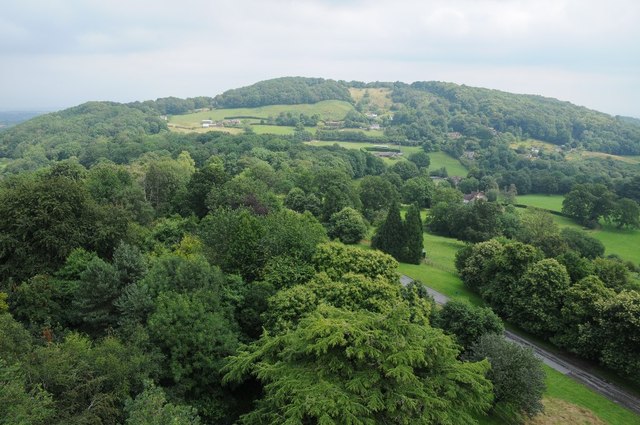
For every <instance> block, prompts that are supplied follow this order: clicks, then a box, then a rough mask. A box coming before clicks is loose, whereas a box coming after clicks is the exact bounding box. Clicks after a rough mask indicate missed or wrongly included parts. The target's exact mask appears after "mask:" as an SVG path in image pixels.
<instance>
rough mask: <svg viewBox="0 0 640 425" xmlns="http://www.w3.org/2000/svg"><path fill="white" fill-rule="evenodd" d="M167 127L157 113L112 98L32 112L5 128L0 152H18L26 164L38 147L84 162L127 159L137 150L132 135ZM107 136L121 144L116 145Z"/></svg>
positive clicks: (6, 154)
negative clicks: (26, 118)
mask: <svg viewBox="0 0 640 425" xmlns="http://www.w3.org/2000/svg"><path fill="white" fill-rule="evenodd" d="M166 128H167V125H166V123H165V122H164V121H163V120H161V119H160V117H159V116H157V114H156V113H145V112H142V111H140V110H138V109H135V108H132V107H129V106H127V105H121V104H117V103H113V102H88V103H85V104H82V105H80V106H76V107H73V108H69V109H65V110H63V111H60V112H54V113H51V114H46V115H42V116H39V117H36V118H34V119H32V120H29V121H27V122H25V123H23V124H21V125H18V126H16V127H13V128H11V129H9V130H8V131H6V132H3V133H2V134H1V135H0V146H1V148H0V156H2V157H10V158H22V159H23V160H24V161H25V162H26V164H25V165H27V167H29V168H31V167H33V166H34V165H37V163H34V159H35V158H33V157H30V156H29V154H28V152H29V150H30V149H37V148H40V149H42V150H43V154H44V156H45V158H51V159H54V160H64V159H67V158H71V157H73V156H76V157H79V158H80V162H81V163H82V164H83V165H86V166H89V165H91V164H93V163H95V162H96V161H97V160H98V159H99V158H102V157H105V158H106V157H110V159H112V160H114V161H116V162H127V160H128V159H131V156H137V155H139V154H140V148H139V147H138V146H135V143H133V140H135V139H139V138H140V137H142V136H144V135H147V134H157V133H159V132H161V131H163V130H166ZM111 141H119V142H120V144H119V146H117V147H116V144H115V143H111ZM109 145H110V146H109ZM109 147H111V148H112V151H111V152H110V149H109ZM46 162H47V159H45V163H46ZM40 165H44V164H40Z"/></svg>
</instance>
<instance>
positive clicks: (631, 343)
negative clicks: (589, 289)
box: [597, 290, 640, 383]
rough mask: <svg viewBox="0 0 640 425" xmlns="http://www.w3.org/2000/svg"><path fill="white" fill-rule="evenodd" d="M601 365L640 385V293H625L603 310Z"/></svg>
mask: <svg viewBox="0 0 640 425" xmlns="http://www.w3.org/2000/svg"><path fill="white" fill-rule="evenodd" d="M599 309H601V313H600V314H599V316H598V321H599V324H600V326H599V333H598V339H597V341H598V343H599V344H600V347H601V354H600V361H601V362H602V363H603V364H604V365H605V366H607V367H610V368H612V369H614V370H616V371H618V372H619V373H621V374H624V375H627V376H628V377H630V378H631V379H632V380H633V381H634V382H636V383H638V382H640V358H638V352H639V350H640V292H638V291H630V290H624V291H621V292H620V293H618V294H616V296H615V297H609V298H607V299H605V300H604V302H603V303H602V304H601V305H600V306H599Z"/></svg>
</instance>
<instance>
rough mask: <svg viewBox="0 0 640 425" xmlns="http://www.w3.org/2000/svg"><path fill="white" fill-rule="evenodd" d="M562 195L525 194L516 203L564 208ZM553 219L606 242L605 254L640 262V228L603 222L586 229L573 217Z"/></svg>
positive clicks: (556, 216) (562, 225)
mask: <svg viewBox="0 0 640 425" xmlns="http://www.w3.org/2000/svg"><path fill="white" fill-rule="evenodd" d="M563 199H564V197H563V196H562V195H524V196H518V197H516V203H518V204H522V205H528V206H532V207H537V208H542V209H546V210H550V211H561V210H562V200H563ZM553 220H554V221H555V222H556V223H557V224H558V225H559V226H560V227H561V228H562V227H573V228H576V229H582V230H584V231H585V232H587V233H588V234H589V235H590V236H592V237H594V238H596V239H598V240H599V241H600V242H602V243H603V244H604V247H605V255H609V254H615V255H618V256H619V257H620V258H622V259H623V260H625V261H632V262H633V263H634V264H640V249H639V247H640V230H638V229H618V228H617V227H616V226H614V225H612V224H608V223H604V222H601V223H600V227H599V228H598V229H585V228H583V227H582V226H581V225H579V224H578V223H576V222H575V221H573V220H572V219H570V218H568V217H562V216H558V215H555V214H554V215H553Z"/></svg>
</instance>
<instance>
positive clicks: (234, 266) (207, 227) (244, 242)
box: [199, 209, 264, 280]
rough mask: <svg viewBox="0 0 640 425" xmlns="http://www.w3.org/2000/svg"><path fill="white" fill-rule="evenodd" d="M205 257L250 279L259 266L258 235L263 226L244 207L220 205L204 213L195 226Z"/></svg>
mask: <svg viewBox="0 0 640 425" xmlns="http://www.w3.org/2000/svg"><path fill="white" fill-rule="evenodd" d="M199 235H200V237H201V238H202V240H203V242H204V243H205V246H206V252H207V257H208V258H209V260H210V261H211V262H212V263H213V264H216V265H218V266H220V268H221V269H222V270H224V271H225V272H230V273H239V274H240V275H242V276H243V277H244V278H246V279H249V280H252V279H253V278H255V277H256V276H257V274H258V270H259V268H260V267H261V266H262V264H261V262H262V259H261V258H260V239H261V238H262V236H263V235H264V227H263V224H262V222H261V221H260V219H259V218H258V217H256V216H255V215H253V214H251V213H250V212H249V211H248V210H246V209H240V210H225V209H220V210H217V211H215V212H213V213H212V214H209V215H207V216H206V217H205V218H204V219H203V220H202V222H201V223H200V227H199Z"/></svg>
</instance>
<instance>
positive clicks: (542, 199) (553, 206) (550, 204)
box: [516, 194, 564, 212]
mask: <svg viewBox="0 0 640 425" xmlns="http://www.w3.org/2000/svg"><path fill="white" fill-rule="evenodd" d="M562 201H564V196H562V195H538V194H536V195H518V196H516V204H522V205H529V206H532V207H536V208H542V209H544V210H549V211H558V212H560V211H562Z"/></svg>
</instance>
